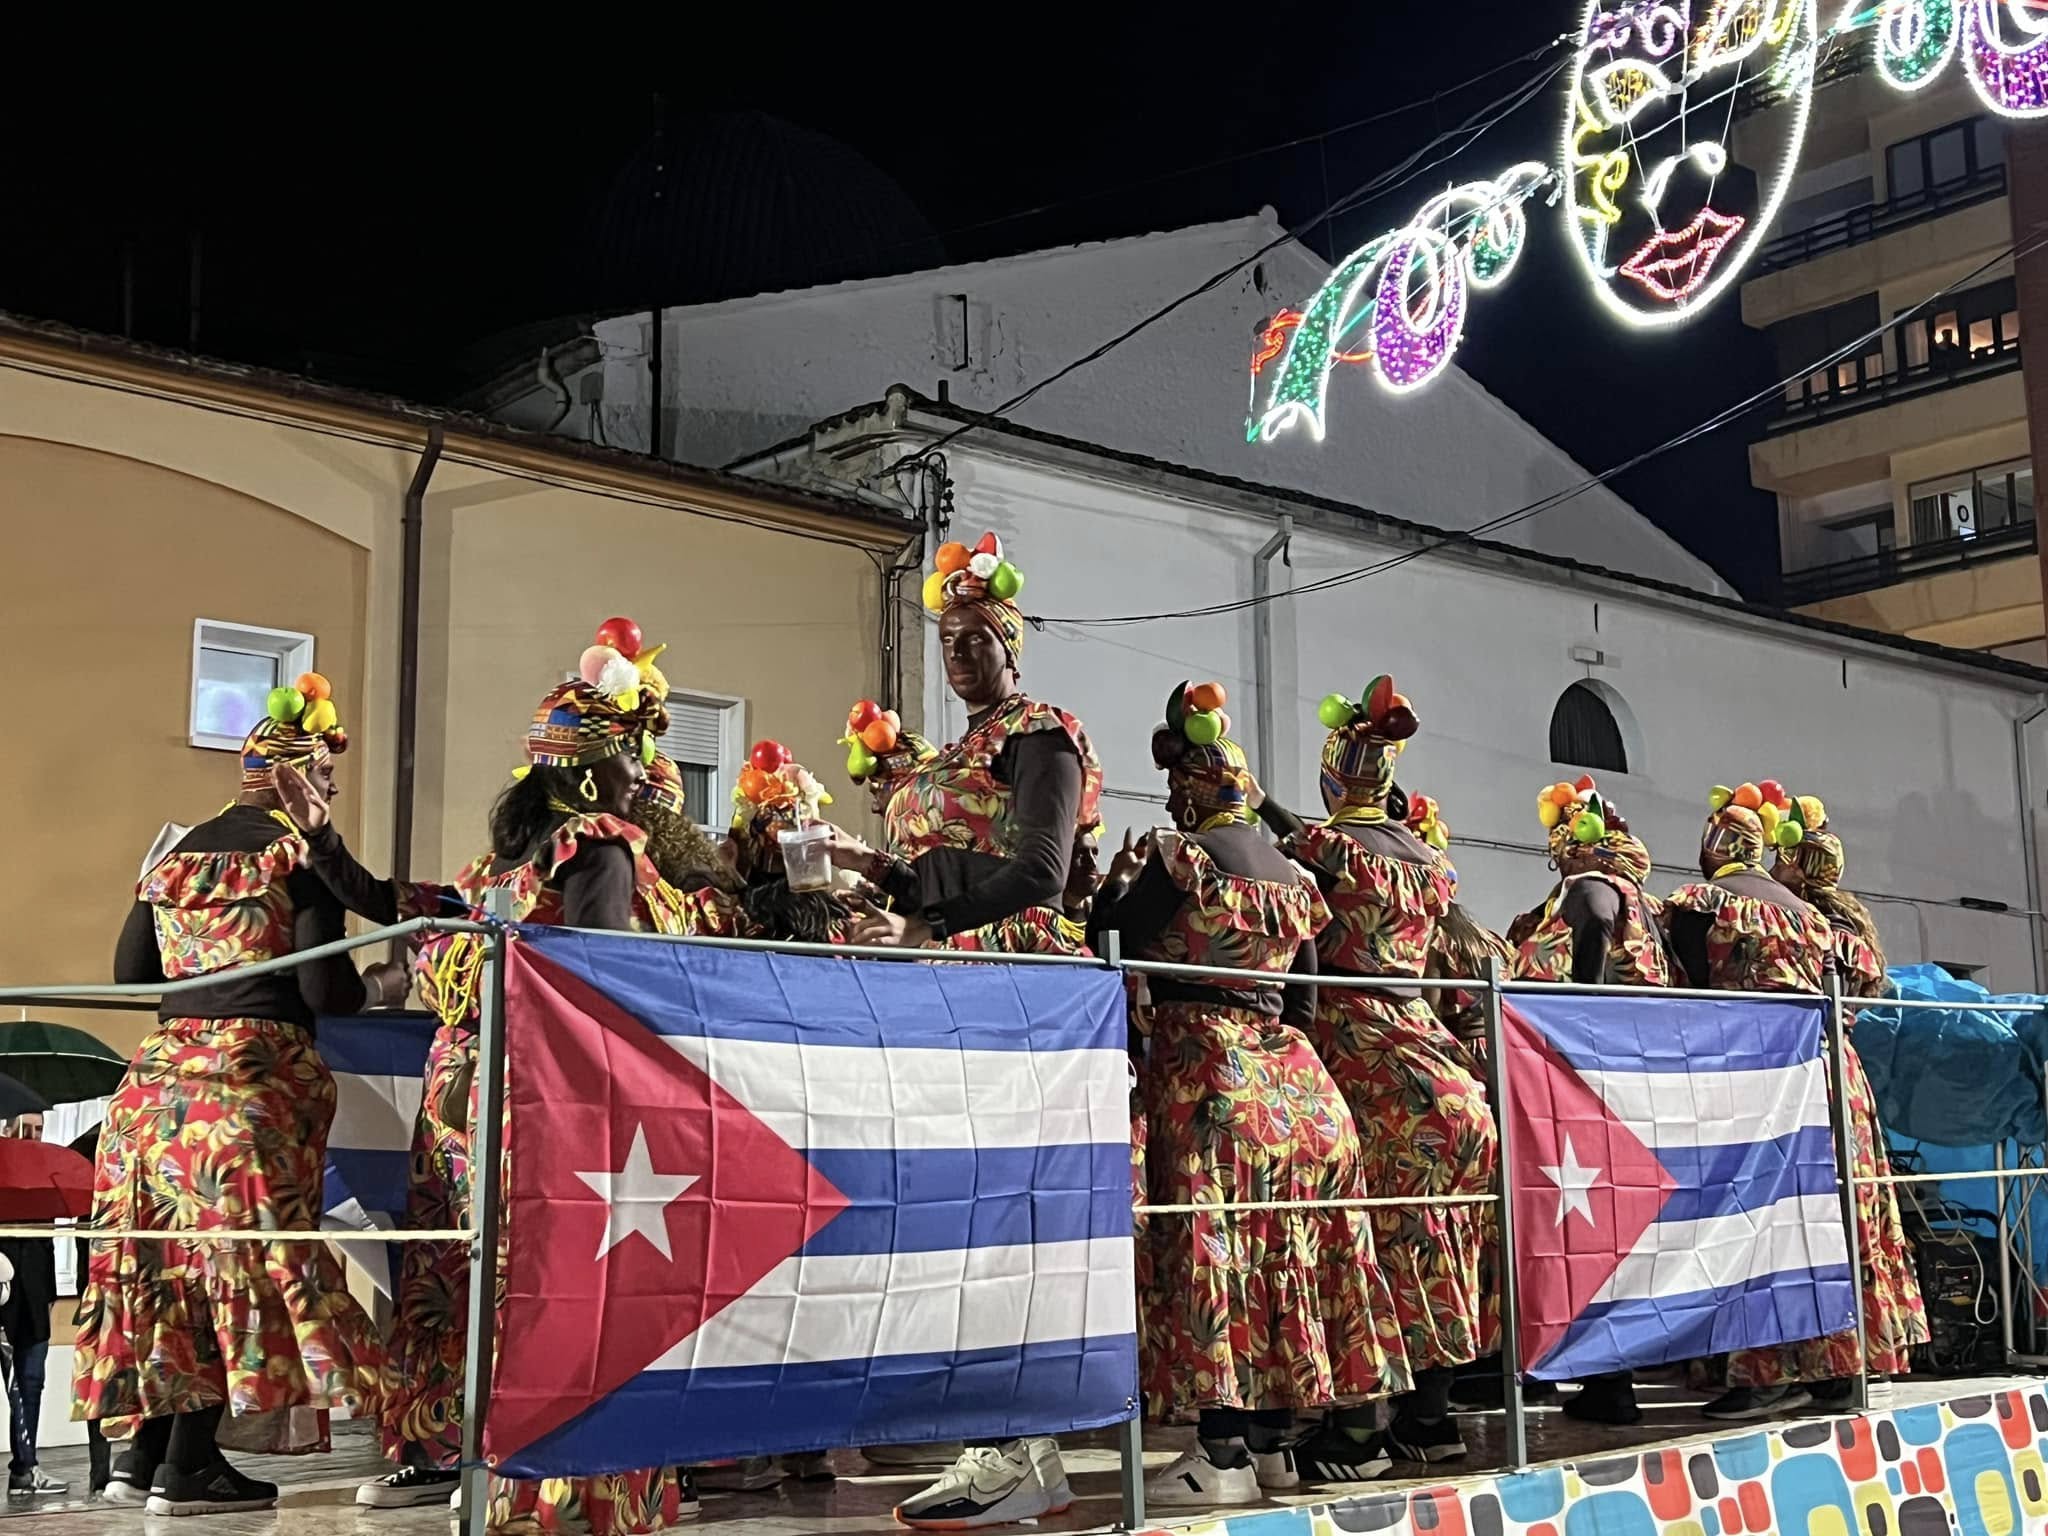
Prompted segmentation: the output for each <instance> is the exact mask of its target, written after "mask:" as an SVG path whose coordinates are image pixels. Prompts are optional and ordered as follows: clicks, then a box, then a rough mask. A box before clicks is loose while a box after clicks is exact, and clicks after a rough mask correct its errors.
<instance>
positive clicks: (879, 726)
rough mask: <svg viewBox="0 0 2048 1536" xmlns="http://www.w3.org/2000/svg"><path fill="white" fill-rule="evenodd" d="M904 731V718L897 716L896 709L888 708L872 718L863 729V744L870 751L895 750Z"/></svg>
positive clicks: (861, 737) (861, 734) (861, 736)
mask: <svg viewBox="0 0 2048 1536" xmlns="http://www.w3.org/2000/svg"><path fill="white" fill-rule="evenodd" d="M902 733H903V722H902V720H901V719H900V718H899V717H898V716H897V714H896V711H895V710H893V709H891V710H887V711H885V712H884V713H882V714H879V715H877V716H876V717H875V718H874V719H872V720H870V721H869V722H868V723H867V724H866V726H864V727H863V728H862V729H861V733H860V739H861V744H862V745H863V746H865V747H866V748H867V749H868V750H869V751H870V752H874V753H877V754H879V753H883V752H893V751H895V750H896V743H897V741H898V740H899V739H901V736H902Z"/></svg>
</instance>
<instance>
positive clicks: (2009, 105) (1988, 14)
mask: <svg viewBox="0 0 2048 1536" xmlns="http://www.w3.org/2000/svg"><path fill="white" fill-rule="evenodd" d="M1962 21H1963V24H1962V34H1963V36H1962V54H1963V65H1964V67H1965V68H1966V69H1967V70H1968V71H1969V74H1970V83H1971V84H1972V85H1974V86H1975V87H1976V88H1977V94H1978V96H1979V97H1981V98H1982V99H1983V101H1984V104H1985V105H1986V106H1988V107H1990V108H1991V110H1992V111H1994V112H1997V113H1999V114H2000V115H2001V116H2004V117H2018V118H2032V117H2048V17H2041V16H2036V15H2035V14H2033V9H2032V7H2031V6H2030V5H2029V4H2028V3H2027V0H1964V3H1963V18H1962ZM2001 23H2004V24H2005V26H2001ZM2006 26H2009V27H2010V29H2011V30H2010V33H2008V32H2007V31H2006V29H2005V28H2006ZM2015 34H2016V35H2015Z"/></svg>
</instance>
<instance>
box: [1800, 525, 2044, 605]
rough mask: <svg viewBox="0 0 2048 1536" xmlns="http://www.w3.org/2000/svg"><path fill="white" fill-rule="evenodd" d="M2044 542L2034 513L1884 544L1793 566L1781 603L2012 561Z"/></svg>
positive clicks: (1815, 599) (1812, 600) (1819, 598)
mask: <svg viewBox="0 0 2048 1536" xmlns="http://www.w3.org/2000/svg"><path fill="white" fill-rule="evenodd" d="M2039 541H2040V535H2039V532H2038V530H2037V529H2036V528H2035V525H2034V520H2033V518H2032V517H2031V516H2030V517H2028V518H2027V520H2026V521H2025V522H2018V523H2007V524H2006V525H2005V526H2004V527H2002V528H1987V529H1985V530H1984V531H1983V532H1982V533H1977V534H1973V535H1971V536H1970V537H1968V538H1962V537H1957V538H1949V539H1930V540H1928V541H1926V542H1924V543H1918V544H1908V545H1905V546H1904V547H1902V548H1899V549H1881V550H1879V551H1878V552H1877V553H1876V554H1874V555H1858V556H1857V557H1856V558H1855V559H1853V560H1836V561H1833V562H1832V563H1830V564H1828V565H1810V566H1807V567H1806V568H1805V569H1804V570H1798V571H1787V572H1786V573H1785V574H1784V575H1783V576H1781V577H1779V578H1778V589H1777V602H1778V605H1779V606H1780V607H1784V608H1796V607H1798V606H1799V605H1800V604H1802V603H1818V602H1822V601H1824V600H1826V599H1827V598H1830V597H1847V596H1850V595H1851V594H1852V593H1856V592H1869V591H1872V590H1874V589H1876V588H1878V587H1889V586H1892V585H1895V584H1896V583H1898V582H1902V581H1913V580H1916V579H1917V578H1919V577H1922V576H1933V575H1938V574H1939V573H1940V572H1942V571H1950V570H1955V569H1957V568H1958V567H1961V566H1966V565H1977V564H1980V563H1982V562H1984V561H1987V560H2009V559H2011V558H2012V557H2013V556H2015V555H2023V554H2027V553H2029V552H2030V551H2032V550H2033V549H2035V548H2036V547H2037V546H2038V544H2039Z"/></svg>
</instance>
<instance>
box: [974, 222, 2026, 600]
mask: <svg viewBox="0 0 2048 1536" xmlns="http://www.w3.org/2000/svg"><path fill="white" fill-rule="evenodd" d="M2044 246H2048V234H2042V235H2037V236H2035V237H2034V238H2033V239H2031V240H2029V241H2026V242H2024V243H2016V244H2014V245H2010V246H2007V247H2006V248H2005V249H2004V250H2002V251H1999V252H1996V253H1995V254H1993V255H1992V256H1990V257H1988V258H1987V259H1986V260H1984V261H1983V262H1981V263H1979V264H1978V265H1977V266H1976V267H1973V268H1972V269H1971V270H1970V271H1968V272H1966V273H1964V274H1963V275H1962V276H1961V277H1958V278H1955V279H1954V280H1953V281H1951V282H1948V283H1946V284H1944V285H1943V286H1942V287H1940V288H1938V289H1936V290H1935V291H1934V292H1933V293H1930V294H1928V295H1927V297H1926V298H1924V299H1922V300H1920V301H1919V303H1917V304H1914V305H1912V306H1911V307H1910V308H1908V309H1905V310H1903V311H1901V312H1900V313H1898V314H1896V315H1893V316H1892V317H1891V319H1889V320H1884V321H1880V322H1879V323H1878V324H1877V325H1876V326H1874V327H1873V328H1872V329H1870V330H1868V331H1866V332H1864V333H1863V335H1861V336H1858V337H1856V338H1855V339H1854V340H1852V341H1847V342H1844V343H1843V344H1842V345H1840V346H1838V347H1834V348H1832V349H1830V350H1829V351H1828V352H1827V353H1826V355H1824V356H1822V357H1820V358H1818V359H1816V360H1815V361H1814V362H1812V363H1810V364H1808V365H1807V366H1805V367H1803V368H1800V369H1798V370H1797V371H1796V372H1794V373H1791V374H1789V375H1787V376H1786V377H1785V378H1783V379H1780V380H1778V381H1777V382H1776V383H1774V384H1767V385H1765V386H1764V387H1763V388H1762V389H1759V390H1756V391H1755V392H1753V393H1751V394H1749V395H1746V396H1744V397H1743V398H1742V399H1741V400H1738V401H1736V402H1735V403H1734V404H1732V405H1729V406H1726V407H1723V408H1722V409H1721V410H1719V411H1716V412H1715V413H1714V414H1713V415H1711V416H1709V417H1707V418H1706V419H1705V420H1703V421H1700V422H1697V423H1695V424H1694V425H1692V426H1690V427H1687V428H1686V429H1685V430H1683V431H1681V432H1679V433H1677V434H1676V435H1674V436H1672V437H1669V438H1667V439H1665V440H1664V441H1663V442H1661V443H1658V444H1657V445H1655V446H1654V447H1651V448H1646V449H1644V450H1643V451H1642V452H1640V453H1637V454H1634V455H1632V456H1631V457H1629V458H1627V459H1624V460H1622V462H1621V463H1619V464H1616V465H1614V466H1612V467H1611V468H1609V469H1605V470H1602V471H1601V472H1599V473H1598V474H1593V475H1588V476H1587V477H1586V478H1585V479H1583V480H1581V481H1579V482H1577V483H1576V484H1574V485H1569V486H1566V487H1564V488H1563V489H1561V490H1557V491H1553V492H1551V493H1550V494H1549V495H1547V496H1542V497H1539V498H1537V499H1536V500H1535V501H1532V502H1529V503H1527V504H1525V505H1523V506H1520V507H1517V508H1515V509H1514V510H1513V511H1510V512H1504V513H1502V514H1501V515H1500V516H1498V517H1495V518H1490V519H1489V520H1487V521H1486V522H1483V523H1479V524H1477V525H1475V526H1473V527H1471V528H1464V529H1459V530H1457V531H1456V532H1453V533H1448V534H1446V535H1445V536H1444V537H1442V538H1440V539H1436V540H1434V541H1431V542H1427V543H1424V544H1421V545H1419V546H1418V547H1416V548H1414V549H1410V550H1404V551H1403V552H1402V553H1400V554H1398V555H1393V556H1390V557H1388V558H1387V559H1385V560H1380V561H1376V562H1375V563H1373V564H1371V565H1363V566H1359V567H1357V568H1356V569H1354V570H1349V571H1339V572H1337V573H1336V574H1335V575H1331V576H1325V577H1323V578H1321V579H1320V580H1317V581H1312V582H1308V583H1306V584H1304V585H1302V586H1298V587H1290V588H1287V589H1286V590H1284V591H1278V592H1270V593H1268V594H1267V595H1266V596H1265V597H1263V598H1259V597H1246V598H1238V599H1235V600H1233V601H1231V602H1227V603H1211V604H1208V605H1205V606H1203V607H1199V608H1180V609H1170V610H1167V611H1164V612H1160V613H1128V614H1117V615H1114V616H1111V617H1097V618H1046V617H1041V616H1038V615H1032V616H1031V618H1030V622H1031V623H1032V624H1033V625H1036V626H1039V627H1044V626H1047V625H1053V624H1058V625H1064V626H1066V627H1068V628H1073V629H1085V628H1108V627H1112V626H1117V625H1126V624H1149V623H1156V622H1160V621H1164V620H1168V619H1199V618H1209V617H1212V616H1215V615H1219V614H1227V613H1241V612H1243V611H1245V610H1246V609H1250V608H1256V607H1258V606H1259V605H1260V604H1261V603H1272V602H1280V601H1283V600H1286V599H1291V598H1296V597H1306V596H1308V595H1309V594H1311V593H1316V592H1328V591H1331V590H1333V589H1335V588H1337V587H1342V586H1348V585H1350V584H1351V583H1352V582H1356V581H1365V580H1367V579H1369V578H1371V577H1373V576H1378V575H1381V574H1383V573H1384V572H1387V571H1391V570H1396V569H1398V568H1399V567H1401V566H1403V565H1406V564H1407V563H1408V562H1409V561H1411V560H1419V559H1421V558H1422V557H1423V556H1424V555H1429V554H1434V553H1436V552H1437V551H1438V550H1440V549H1444V548H1447V547H1448V546H1450V545H1453V544H1469V543H1471V542H1473V541H1474V540H1476V539H1481V538H1484V537H1486V536H1487V535H1488V534H1491V533H1496V532H1499V531H1500V530H1502V529H1505V528H1510V527H1513V526H1514V525H1516V524H1518V523H1523V522H1527V521H1528V520H1530V519H1531V518H1535V517H1539V516H1541V515H1542V514H1543V513H1545V512H1548V511H1550V510H1552V509H1553V508H1555V507H1557V506H1560V505H1562V504H1563V503H1564V502H1567V501H1570V500H1572V499H1573V498H1574V497H1577V496H1581V495H1583V494H1584V493H1585V492H1587V491H1589V490H1592V489H1594V488H1596V487H1598V486H1601V485H1605V484H1606V483H1607V482H1608V481H1610V480H1613V479H1614V478H1616V477H1617V476H1620V475H1624V474H1626V473H1628V472H1629V471H1630V470H1632V469H1637V468H1640V467H1641V466H1642V465H1644V464H1647V463H1648V462H1650V461H1651V460H1652V459H1655V458H1657V457H1659V456H1661V455H1663V454H1665V453H1669V452H1670V451H1672V450H1673V449H1676V448H1681V447H1684V446H1685V445H1686V444H1687V443H1690V442H1693V441H1695V440H1696V439H1698V438H1701V437H1704V436H1706V435H1707V434H1708V433H1709V432H1713V431H1715V430H1717V429H1718V428H1720V427H1723V426H1725V425H1727V424H1728V423H1729V422H1731V421H1733V420H1735V419H1737V418H1738V417H1740V416H1743V415H1746V414H1748V412H1750V411H1752V410H1754V409H1755V408H1756V407H1757V406H1758V405H1760V404H1762V403H1763V402H1764V401H1766V400H1769V399H1771V398H1772V397H1773V396H1777V395H1781V394H1782V393H1783V392H1784V390H1785V389H1786V388H1788V387H1789V386H1790V385H1793V384H1796V383H1798V382H1799V381H1800V380H1801V379H1804V378H1807V377H1808V376H1810V375H1812V374H1815V373H1819V372H1821V371H1823V370H1825V369H1827V368H1831V367H1833V366H1834V365H1835V364H1836V363H1837V362H1840V361H1842V360H1843V359H1844V358H1847V357H1851V356H1858V355H1861V351H1862V349H1863V348H1865V347H1867V346H1868V345H1869V344H1870V343H1871V342H1872V341H1875V340H1877V339H1879V338H1881V337H1882V336H1883V335H1884V333H1885V332H1886V331H1887V330H1890V329H1891V328H1892V327H1893V326H1896V325H1898V324H1899V323H1900V322H1901V321H1904V320H1911V319H1913V318H1914V317H1915V316H1917V315H1918V314H1920V313H1921V311H1923V310H1925V309H1926V308H1928V307H1929V306H1930V305H1932V304H1935V303H1938V302H1939V301H1940V300H1942V299H1944V298H1946V297H1948V295H1950V294H1951V293H1954V292H1955V291H1957V290H1958V289H1961V288H1965V287H1967V286H1968V285H1970V284H1971V283H1973V282H1975V281H1976V280H1977V279H1978V278H1980V277H1982V276H1983V275H1984V274H1985V273H1987V272H1989V271H1990V270H1991V269H1992V268H1993V267H1996V266H1999V265H2001V264H2002V263H2004V262H2007V261H2012V262H2015V263H2017V262H2019V261H2023V260H2025V259H2026V258H2027V257H2028V256H2030V255H2032V254H2033V253H2034V252H2036V251H2038V250H2040V249H2042V248H2043V247H2044ZM939 441H940V442H946V441H950V437H948V438H941V439H939Z"/></svg>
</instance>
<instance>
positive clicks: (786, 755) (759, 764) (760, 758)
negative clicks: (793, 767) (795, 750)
mask: <svg viewBox="0 0 2048 1536" xmlns="http://www.w3.org/2000/svg"><path fill="white" fill-rule="evenodd" d="M795 761H796V758H795V757H794V756H793V755H792V754H791V752H790V750H789V748H787V747H785V746H784V745H783V744H782V743H781V742H779V741H757V742H755V743H754V750H753V751H751V752H749V753H748V754H747V762H748V763H749V764H750V765H751V766H753V767H754V768H755V769H757V770H759V771H760V772H762V773H778V772H780V771H781V770H782V769H784V768H787V767H788V766H789V765H790V764H791V763H793V762H795Z"/></svg>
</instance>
